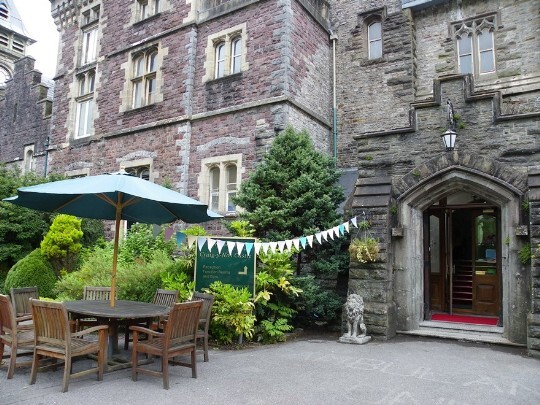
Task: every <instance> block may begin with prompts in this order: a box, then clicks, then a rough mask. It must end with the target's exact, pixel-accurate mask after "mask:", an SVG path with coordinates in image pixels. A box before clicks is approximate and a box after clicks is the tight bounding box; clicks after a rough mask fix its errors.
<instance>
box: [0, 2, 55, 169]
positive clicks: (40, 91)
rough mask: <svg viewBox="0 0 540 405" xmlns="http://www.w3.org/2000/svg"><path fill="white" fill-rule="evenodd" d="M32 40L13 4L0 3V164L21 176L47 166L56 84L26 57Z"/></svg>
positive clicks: (32, 60)
mask: <svg viewBox="0 0 540 405" xmlns="http://www.w3.org/2000/svg"><path fill="white" fill-rule="evenodd" d="M34 42H36V41H35V40H34V39H32V38H30V36H29V34H28V32H27V31H26V29H25V27H24V24H23V22H22V20H21V17H20V15H19V13H18V11H17V9H16V7H15V4H14V2H13V0H1V1H0V111H1V113H0V163H5V164H8V165H13V166H17V167H19V168H20V169H21V171H22V172H27V171H38V172H40V173H43V168H40V167H37V166H36V162H37V161H39V163H40V164H41V165H43V163H44V158H43V157H44V156H45V154H46V152H45V148H46V146H45V144H46V142H47V137H48V135H49V131H50V117H51V112H52V96H53V95H52V90H53V87H54V82H52V81H50V80H47V79H45V78H42V75H41V72H39V71H37V70H35V69H34V62H35V60H34V59H33V58H32V57H29V56H25V55H26V49H27V47H28V46H29V45H31V44H33V43H34Z"/></svg>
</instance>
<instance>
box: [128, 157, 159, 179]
mask: <svg viewBox="0 0 540 405" xmlns="http://www.w3.org/2000/svg"><path fill="white" fill-rule="evenodd" d="M120 170H125V171H126V172H127V173H129V174H131V175H132V176H137V177H139V178H141V179H144V180H148V181H151V182H152V183H153V182H154V159H153V158H142V159H135V160H126V161H123V162H122V163H121V164H120Z"/></svg>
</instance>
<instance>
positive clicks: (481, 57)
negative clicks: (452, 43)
mask: <svg viewBox="0 0 540 405" xmlns="http://www.w3.org/2000/svg"><path fill="white" fill-rule="evenodd" d="M496 26H497V24H496V16H495V15H493V16H488V17H482V18H478V19H474V18H472V19H468V20H465V21H460V22H459V23H457V24H456V25H455V26H454V27H453V29H454V38H455V39H456V53H457V63H458V72H459V73H461V74H474V75H475V76H477V77H478V76H481V75H485V74H489V73H494V72H495V71H496V63H495V28H496Z"/></svg>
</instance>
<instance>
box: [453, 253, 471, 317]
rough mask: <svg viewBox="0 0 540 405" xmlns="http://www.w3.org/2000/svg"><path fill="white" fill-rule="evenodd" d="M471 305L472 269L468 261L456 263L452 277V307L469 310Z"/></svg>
mask: <svg viewBox="0 0 540 405" xmlns="http://www.w3.org/2000/svg"><path fill="white" fill-rule="evenodd" d="M472 303H473V267H472V264H471V262H470V261H467V262H463V263H462V262H459V263H456V266H455V273H454V274H453V275H452V307H453V308H454V309H465V310H467V309H470V310H472Z"/></svg>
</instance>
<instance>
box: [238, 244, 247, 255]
mask: <svg viewBox="0 0 540 405" xmlns="http://www.w3.org/2000/svg"><path fill="white" fill-rule="evenodd" d="M244 245H245V243H244V242H236V252H237V253H238V256H240V255H241V254H242V250H244Z"/></svg>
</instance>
